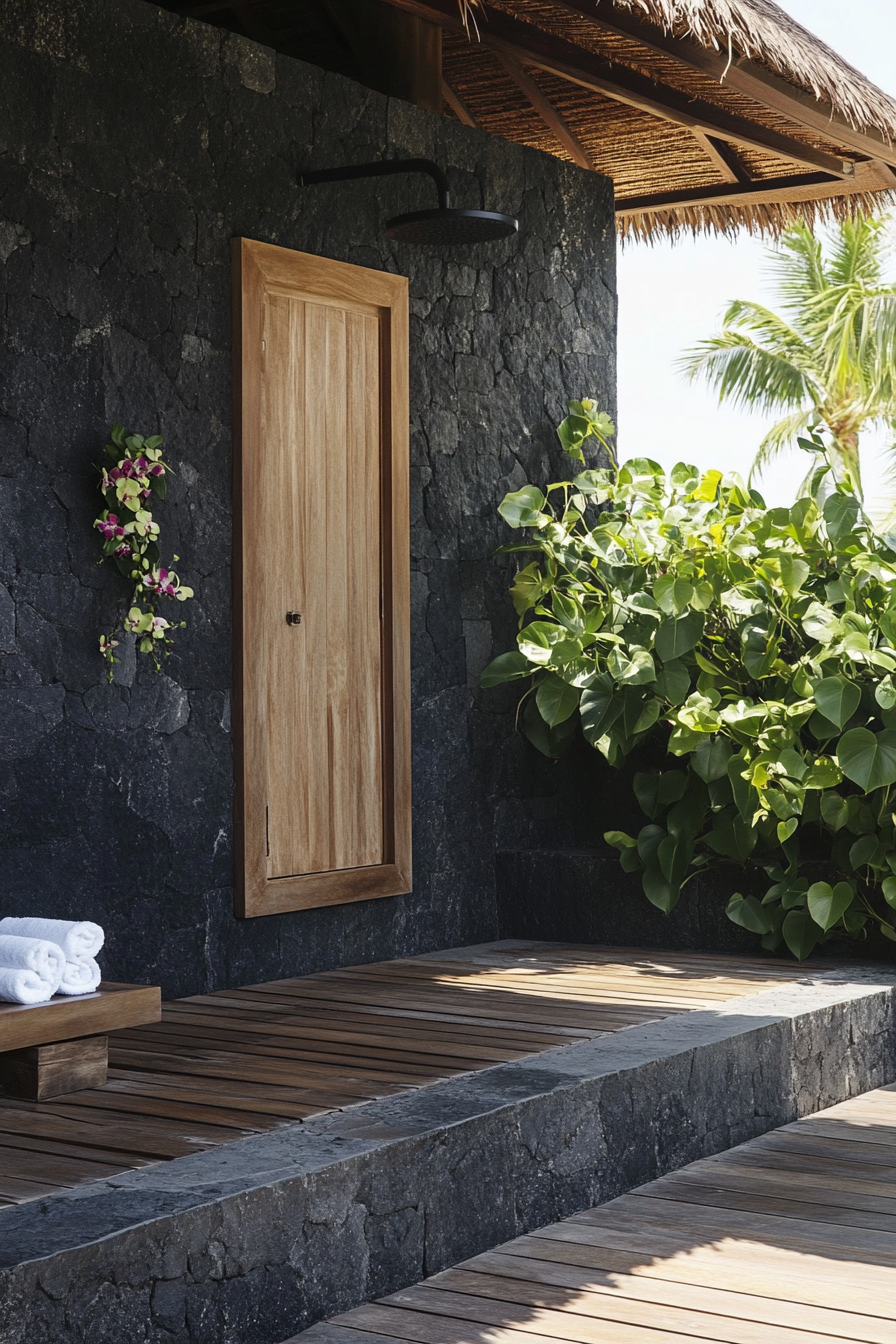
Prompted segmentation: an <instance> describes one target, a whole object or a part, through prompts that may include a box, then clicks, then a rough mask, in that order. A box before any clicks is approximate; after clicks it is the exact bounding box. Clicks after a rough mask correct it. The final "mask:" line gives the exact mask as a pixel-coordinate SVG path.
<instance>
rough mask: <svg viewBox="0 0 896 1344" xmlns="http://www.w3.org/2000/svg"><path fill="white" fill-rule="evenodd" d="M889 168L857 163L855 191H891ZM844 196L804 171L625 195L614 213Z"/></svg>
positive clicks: (822, 176) (835, 184)
mask: <svg viewBox="0 0 896 1344" xmlns="http://www.w3.org/2000/svg"><path fill="white" fill-rule="evenodd" d="M892 188H893V182H892V178H891V175H890V170H889V168H887V167H886V166H885V165H884V164H882V163H879V162H875V161H870V162H867V163H857V164H856V180H855V183H854V184H853V189H854V190H855V191H861V192H868V193H871V192H877V191H887V190H892ZM842 195H843V183H842V182H839V181H837V180H836V179H835V178H832V177H829V176H828V175H827V174H826V173H807V174H805V175H802V176H797V175H796V174H794V175H793V176H792V177H791V176H787V177H775V178H765V179H762V180H758V179H757V180H755V181H753V182H744V183H741V182H738V183H737V184H734V183H726V184H724V185H722V184H719V185H717V186H713V187H688V188H687V189H685V190H682V191H669V192H654V193H650V194H644V195H639V196H625V197H622V198H621V199H617V201H616V213H617V215H620V216H622V217H625V216H627V215H642V214H648V213H650V212H651V211H653V210H674V209H681V208H683V207H687V206H699V205H775V204H782V203H784V204H786V203H791V204H792V203H794V202H799V201H818V200H826V199H828V200H829V199H833V198H836V197H838V196H842Z"/></svg>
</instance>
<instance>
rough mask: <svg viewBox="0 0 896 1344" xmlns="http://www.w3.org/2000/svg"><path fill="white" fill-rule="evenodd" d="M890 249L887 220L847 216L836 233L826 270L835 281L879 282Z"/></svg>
mask: <svg viewBox="0 0 896 1344" xmlns="http://www.w3.org/2000/svg"><path fill="white" fill-rule="evenodd" d="M889 250H890V245H889V240H888V238H887V221H886V220H885V219H882V218H865V217H864V216H863V217H858V216H857V217H856V218H854V219H845V220H844V221H843V223H842V224H841V225H840V227H839V229H837V231H836V232H835V233H834V236H833V241H832V246H831V255H830V259H829V261H828V264H827V267H826V269H827V273H828V276H829V278H830V281H831V283H832V284H833V285H852V284H856V283H860V284H865V285H877V284H879V283H880V277H881V273H882V270H883V263H884V259H885V256H886V253H887V252H888V251H889Z"/></svg>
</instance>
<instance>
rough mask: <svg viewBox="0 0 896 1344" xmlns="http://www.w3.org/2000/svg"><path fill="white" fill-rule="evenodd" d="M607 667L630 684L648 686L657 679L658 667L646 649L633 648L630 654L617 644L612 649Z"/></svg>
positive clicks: (622, 680)
mask: <svg viewBox="0 0 896 1344" xmlns="http://www.w3.org/2000/svg"><path fill="white" fill-rule="evenodd" d="M607 669H608V671H609V672H610V673H612V675H613V676H614V677H615V678H616V680H617V681H619V682H623V683H624V684H626V685H628V686H647V685H649V684H650V683H651V682H653V681H656V667H655V666H654V662H653V659H652V658H651V656H650V654H649V653H648V652H647V650H646V649H632V651H631V654H628V653H626V652H624V651H623V650H622V649H621V648H620V647H618V646H617V647H616V648H615V649H612V650H611V651H610V656H609V658H608V659H607Z"/></svg>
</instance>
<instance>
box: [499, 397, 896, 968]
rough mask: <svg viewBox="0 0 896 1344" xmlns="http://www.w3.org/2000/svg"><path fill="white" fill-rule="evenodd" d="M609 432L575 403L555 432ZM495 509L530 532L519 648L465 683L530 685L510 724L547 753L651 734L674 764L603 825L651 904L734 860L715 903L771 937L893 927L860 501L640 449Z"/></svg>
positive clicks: (884, 639)
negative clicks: (803, 494)
mask: <svg viewBox="0 0 896 1344" xmlns="http://www.w3.org/2000/svg"><path fill="white" fill-rule="evenodd" d="M612 433H613V425H612V422H611V421H610V420H609V418H608V417H607V416H606V415H604V414H602V413H601V412H599V411H598V410H597V408H596V406H595V404H594V403H593V402H589V401H583V402H578V403H576V402H571V403H570V415H569V417H568V418H567V419H566V420H565V421H564V422H563V424H562V425H561V426H560V429H559V435H560V440H561V442H562V444H563V446H564V449H565V450H566V452H567V453H568V454H569V455H570V457H572V458H574V459H575V460H577V461H578V462H579V463H581V464H582V465H583V466H584V463H585V458H584V454H583V451H582V449H583V446H584V445H585V443H586V441H587V440H589V439H591V438H593V439H595V440H596V442H597V443H599V444H602V445H603V446H604V448H605V449H607V451H608V453H609V444H608V439H609V437H610V435H611V434H612ZM806 446H807V447H810V448H813V449H815V450H817V449H818V448H819V447H820V445H819V444H818V443H807V445H806ZM610 457H611V461H612V454H610ZM823 472H824V466H822V468H821V471H820V472H819V476H820V475H821V474H823ZM499 511H500V513H501V515H502V517H503V518H504V519H505V521H506V522H507V523H508V524H509V525H510V526H511V527H513V528H516V529H521V530H524V531H526V533H527V534H528V536H527V539H526V541H525V542H524V543H523V544H522V545H511V546H506V547H502V550H503V551H505V552H506V551H522V552H529V553H531V554H532V555H533V556H534V558H533V559H532V560H531V562H530V563H528V564H526V565H525V566H524V568H522V569H520V570H519V572H518V573H517V575H516V578H515V581H514V584H513V587H512V588H511V590H510V592H511V596H512V598H513V603H514V606H515V608H516V611H517V613H518V615H519V618H520V631H519V636H518V639H517V649H516V650H515V651H513V652H509V653H504V654H502V655H501V656H500V657H498V658H496V659H495V660H494V662H492V663H491V664H490V665H489V666H488V667H487V668H486V670H485V672H484V673H483V675H482V685H483V686H495V685H498V684H499V683H502V682H509V681H516V680H519V681H521V682H523V681H525V682H528V685H527V688H526V691H525V694H524V696H523V699H522V701H521V707H520V723H521V726H522V728H523V731H524V732H525V733H526V734H527V736H528V737H529V739H530V740H531V741H532V742H533V744H534V745H535V746H536V747H537V748H538V749H539V750H540V751H542V752H544V753H545V754H546V755H549V756H557V755H559V754H560V753H561V752H562V751H563V750H565V748H566V747H568V746H569V745H570V743H571V742H572V740H573V737H574V736H575V732H576V723H577V722H578V724H580V725H581V729H582V732H583V733H584V736H585V738H586V740H587V741H588V742H589V743H590V744H591V745H592V746H593V747H596V748H597V750H598V751H600V752H601V753H602V754H603V755H604V756H605V757H606V759H607V761H609V763H610V764H611V765H615V766H618V765H620V764H621V763H622V762H623V760H624V759H625V758H626V757H627V756H628V754H629V753H630V752H631V751H632V750H633V749H634V748H636V747H637V746H638V745H639V744H640V743H642V742H645V741H646V740H647V739H648V738H650V737H657V736H658V735H660V734H661V735H663V737H664V738H665V742H666V750H667V752H668V755H669V756H670V757H671V758H672V759H671V760H670V761H669V768H668V769H665V770H660V771H657V770H652V771H641V772H639V773H637V774H635V776H634V791H635V794H636V797H637V800H638V803H639V805H640V807H641V810H642V811H643V812H644V814H645V816H646V818H647V824H646V825H645V826H644V827H643V828H642V830H641V831H640V833H639V834H638V835H637V836H630V835H627V834H625V833H623V832H620V831H611V832H608V833H607V834H606V837H605V838H606V839H607V840H608V842H609V843H610V844H611V845H613V846H615V848H616V849H617V850H618V851H619V860H620V863H621V865H622V867H623V869H624V870H625V871H626V872H639V873H640V874H641V880H642V883H643V887H644V893H645V895H646V896H647V898H648V900H650V901H651V902H652V903H653V904H654V905H655V906H658V907H659V909H661V910H664V911H666V912H668V911H670V910H671V909H672V907H673V906H674V905H675V903H676V902H677V900H678V899H679V895H680V893H681V889H682V887H683V885H684V884H685V883H686V882H687V881H688V880H689V878H690V877H692V876H693V875H695V874H696V873H697V872H699V871H700V870H701V869H703V868H705V867H706V866H707V865H710V864H713V865H714V864H720V863H725V864H735V865H739V866H740V867H741V868H743V869H747V870H753V871H754V872H757V873H759V874H762V873H763V872H764V874H765V875H766V879H767V881H768V890H767V891H766V894H765V896H764V897H763V898H762V899H759V898H757V897H756V896H753V895H746V896H745V895H742V894H740V893H737V894H735V895H733V896H732V898H731V900H730V902H729V904H728V916H729V918H730V919H732V920H733V921H734V922H735V923H736V924H740V925H742V926H743V927H744V928H746V929H749V930H751V931H753V932H754V933H756V934H757V935H761V938H762V944H763V946H764V947H766V948H769V949H775V948H777V947H779V946H780V945H781V943H782V942H783V943H785V944H786V945H787V946H788V947H789V948H790V950H791V951H792V952H793V953H794V955H795V956H797V957H799V958H803V957H806V956H808V955H809V953H810V952H811V951H812V949H813V947H815V945H816V944H817V943H818V942H819V941H824V940H825V939H826V938H828V937H830V936H832V935H833V934H835V933H836V934H838V935H843V934H846V935H848V936H851V937H858V936H860V935H862V934H863V933H865V932H867V931H869V930H871V929H875V928H877V929H879V931H880V932H881V933H882V934H883V935H884V936H885V937H887V938H889V939H891V940H893V941H896V929H894V926H893V921H894V910H896V796H894V785H896V679H894V676H893V673H894V671H896V647H894V646H896V551H894V550H893V549H891V548H890V546H889V545H887V544H885V542H884V541H882V540H881V538H880V537H878V536H876V535H875V533H874V532H873V531H872V529H871V527H870V526H869V524H868V521H867V519H866V518H865V516H864V514H863V512H862V509H861V506H860V504H859V502H858V500H857V499H856V498H855V497H854V496H853V495H851V494H848V493H845V492H844V490H843V489H842V488H841V489H838V490H837V491H835V492H834V493H832V494H831V495H829V497H828V498H827V499H825V500H824V501H823V503H821V502H819V501H818V500H817V499H816V498H814V497H813V498H804V499H799V500H798V501H797V502H796V503H795V504H794V505H793V507H792V508H790V509H785V508H778V509H769V508H767V507H766V506H765V503H764V502H763V500H762V497H761V496H760V495H759V494H758V493H757V492H756V491H755V490H751V489H748V487H747V486H746V485H745V484H744V483H743V482H742V481H741V480H740V479H739V478H738V477H733V476H729V477H725V478H723V477H722V475H721V474H720V473H719V472H714V471H711V472H707V473H706V474H705V475H703V476H702V477H701V476H700V475H699V474H698V472H697V471H696V470H695V468H693V467H690V466H687V465H686V464H684V463H679V464H678V465H677V466H676V467H674V468H673V469H672V471H671V472H670V473H669V475H668V477H667V476H666V473H665V472H664V471H663V469H662V468H661V467H660V466H659V465H658V464H657V463H656V462H652V461H650V460H648V459H646V458H636V459H634V460H633V461H630V462H626V463H625V464H624V465H622V466H621V467H619V468H618V469H617V468H616V467H615V466H613V467H611V468H609V469H598V470H583V471H582V472H581V473H580V474H579V475H577V476H576V477H575V479H574V480H573V481H567V482H561V483H559V484H555V485H550V486H548V488H547V491H546V493H543V492H542V491H541V490H539V489H537V488H536V487H535V486H533V485H527V486H524V487H523V489H522V490H517V491H514V492H513V493H512V494H509V495H507V496H506V497H505V499H504V501H503V503H502V504H501V505H500V510H499ZM732 885H734V883H732Z"/></svg>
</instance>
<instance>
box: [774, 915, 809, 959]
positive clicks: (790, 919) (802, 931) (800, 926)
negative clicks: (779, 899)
mask: <svg viewBox="0 0 896 1344" xmlns="http://www.w3.org/2000/svg"><path fill="white" fill-rule="evenodd" d="M781 931H782V933H783V934H784V941H785V943H786V944H787V946H788V947H789V948H790V950H791V952H792V953H793V955H794V956H795V957H796V959H797V961H805V959H806V957H808V956H809V955H810V953H811V952H812V950H813V948H814V947H815V945H816V943H817V942H818V925H817V924H816V923H815V921H814V919H813V918H812V916H811V915H810V914H809V911H808V910H791V911H790V913H789V914H788V915H787V916H786V917H785V919H784V923H783V925H782V929H781Z"/></svg>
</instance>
